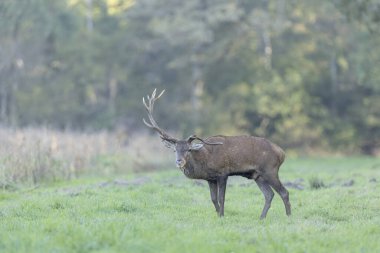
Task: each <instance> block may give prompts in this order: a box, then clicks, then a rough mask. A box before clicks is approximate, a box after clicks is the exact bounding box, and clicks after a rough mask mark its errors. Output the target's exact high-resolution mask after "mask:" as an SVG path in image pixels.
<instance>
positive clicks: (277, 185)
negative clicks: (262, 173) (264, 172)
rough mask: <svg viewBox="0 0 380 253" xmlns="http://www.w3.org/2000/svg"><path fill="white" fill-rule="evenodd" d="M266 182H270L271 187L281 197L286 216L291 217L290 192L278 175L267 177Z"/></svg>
mask: <svg viewBox="0 0 380 253" xmlns="http://www.w3.org/2000/svg"><path fill="white" fill-rule="evenodd" d="M266 180H267V181H268V183H269V185H270V186H271V187H272V188H273V189H274V190H275V191H276V192H277V193H278V194H279V195H280V197H281V198H282V201H283V202H284V205H285V210H286V215H288V216H290V215H291V205H290V202H289V192H288V190H286V188H285V187H284V186H283V185H282V183H281V181H280V179H279V178H278V175H276V176H271V177H267V178H266Z"/></svg>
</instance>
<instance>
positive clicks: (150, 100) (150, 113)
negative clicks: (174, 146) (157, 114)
mask: <svg viewBox="0 0 380 253" xmlns="http://www.w3.org/2000/svg"><path fill="white" fill-rule="evenodd" d="M156 90H157V89H154V91H153V93H152V96H150V97H149V95H147V100H148V103H146V102H145V98H144V97H143V103H144V106H145V108H146V110H147V111H148V117H149V121H150V123H148V122H146V120H145V119H143V122H144V124H145V125H147V126H148V127H149V128H152V129H154V130H155V131H156V132H158V133H159V135H160V137H161V139H162V140H163V141H167V142H170V143H176V142H177V141H178V140H177V139H175V138H173V137H171V136H170V135H168V134H167V133H166V132H165V131H164V130H162V129H161V128H160V127H159V126H158V125H157V122H156V121H155V120H154V118H153V107H154V102H155V101H156V100H157V99H159V98H160V97H161V96H162V94H164V92H165V90H163V91H161V93H160V94H159V95H158V96H157V97H156Z"/></svg>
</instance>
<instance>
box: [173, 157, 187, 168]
mask: <svg viewBox="0 0 380 253" xmlns="http://www.w3.org/2000/svg"><path fill="white" fill-rule="evenodd" d="M175 164H176V166H177V168H180V169H182V168H183V167H185V165H186V160H185V159H177V160H176V162H175Z"/></svg>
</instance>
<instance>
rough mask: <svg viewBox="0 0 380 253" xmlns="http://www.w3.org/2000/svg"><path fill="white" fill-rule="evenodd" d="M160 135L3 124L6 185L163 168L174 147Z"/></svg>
mask: <svg viewBox="0 0 380 253" xmlns="http://www.w3.org/2000/svg"><path fill="white" fill-rule="evenodd" d="M154 137H156V136H149V135H147V134H138V135H134V136H128V135H126V134H125V133H124V132H114V133H110V132H105V131H103V132H97V133H82V132H68V131H57V130H51V129H47V128H26V129H7V128H0V140H1V142H0V187H1V188H12V187H14V186H15V185H17V184H19V183H23V184H30V185H35V184H38V183H40V182H43V181H45V182H46V181H57V180H70V179H72V178H77V177H80V176H85V175H97V176H109V175H115V174H124V173H130V172H138V171H147V170H155V169H162V168H164V167H167V166H168V162H169V151H167V150H166V149H165V148H164V147H163V145H162V144H161V143H160V141H159V138H157V137H156V138H154Z"/></svg>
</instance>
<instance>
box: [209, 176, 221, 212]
mask: <svg viewBox="0 0 380 253" xmlns="http://www.w3.org/2000/svg"><path fill="white" fill-rule="evenodd" d="M207 182H208V186H209V187H210V195H211V200H212V203H214V206H215V210H216V212H217V213H218V214H219V209H220V207H219V203H218V184H217V183H216V181H207Z"/></svg>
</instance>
